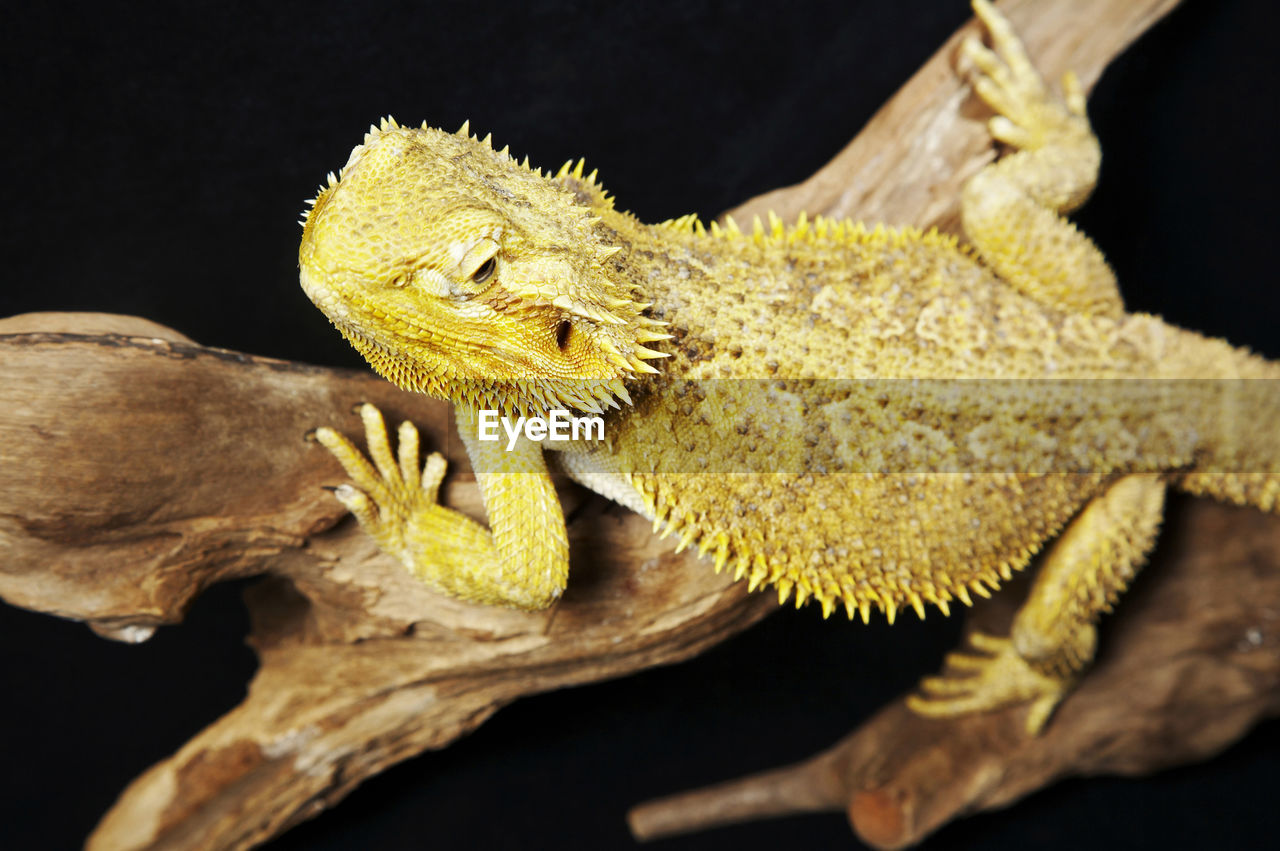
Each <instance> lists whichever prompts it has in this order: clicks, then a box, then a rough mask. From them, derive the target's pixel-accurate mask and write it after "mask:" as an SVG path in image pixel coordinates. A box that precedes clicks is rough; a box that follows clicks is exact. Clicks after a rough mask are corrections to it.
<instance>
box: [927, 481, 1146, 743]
mask: <svg viewBox="0 0 1280 851" xmlns="http://www.w3.org/2000/svg"><path fill="white" fill-rule="evenodd" d="M1164 493H1165V483H1164V480H1163V479H1162V478H1161V477H1160V476H1158V475H1154V474H1140V475H1132V476H1126V477H1124V478H1122V479H1120V480H1119V481H1117V482H1115V483H1114V484H1113V485H1112V486H1111V487H1110V488H1108V489H1107V491H1106V492H1105V493H1104V494H1102V495H1101V496H1099V497H1097V498H1095V499H1094V500H1093V501H1092V502H1090V503H1089V504H1088V505H1087V506H1086V507H1085V508H1084V510H1083V511H1081V512H1080V514H1079V515H1078V516H1077V517H1076V519H1075V520H1073V521H1072V522H1071V525H1070V526H1068V527H1067V530H1066V531H1065V532H1063V533H1062V535H1061V536H1060V537H1059V538H1058V540H1057V541H1055V542H1054V544H1053V547H1052V548H1051V549H1050V550H1049V552H1048V553H1047V554H1046V556H1045V559H1044V564H1043V565H1042V566H1041V568H1040V573H1039V575H1038V576H1037V577H1036V580H1035V583H1034V584H1033V585H1032V587H1031V593H1030V594H1029V595H1028V597H1027V600H1026V602H1025V603H1023V605H1022V608H1021V609H1019V610H1018V614H1017V616H1016V617H1015V618H1014V621H1013V628H1012V630H1011V631H1010V634H1009V637H1008V638H997V637H994V636H990V635H985V634H983V633H975V634H974V635H973V636H972V639H971V640H972V643H973V646H974V649H975V650H978V651H980V652H981V653H982V654H985V655H970V654H952V655H951V656H948V657H947V664H948V667H950V668H951V669H952V671H953V673H952V674H950V675H947V676H944V677H929V678H926V679H925V680H923V681H922V682H921V683H920V687H921V690H922V691H923V692H924V695H923V696H921V695H912V696H911V697H909V698H908V699H907V705H908V706H910V707H911V709H913V710H915V711H916V712H918V713H920V714H921V715H927V716H931V717H950V716H955V715H962V714H966V713H970V712H983V711H987V710H991V709H997V708H1000V707H1003V706H1008V705H1011V704H1015V703H1022V702H1030V703H1031V706H1030V709H1029V711H1028V713H1027V719H1026V728H1027V732H1028V733H1031V734H1035V733H1037V732H1039V731H1040V730H1041V729H1042V728H1043V727H1044V725H1045V722H1047V721H1048V720H1049V716H1050V715H1051V714H1052V713H1053V710H1054V708H1055V707H1057V705H1058V704H1059V703H1060V702H1061V701H1062V699H1063V698H1064V697H1066V696H1067V695H1068V694H1069V693H1070V692H1071V690H1072V689H1073V688H1074V687H1075V684H1076V681H1077V679H1078V678H1079V675H1080V673H1081V672H1082V671H1083V670H1084V668H1085V666H1086V665H1088V663H1089V662H1090V661H1091V660H1092V659H1093V654H1094V650H1095V647H1096V645H1097V631H1096V629H1095V627H1094V624H1095V623H1096V622H1097V620H1098V617H1099V616H1100V615H1101V614H1102V613H1103V612H1105V611H1110V609H1111V606H1112V605H1113V604H1114V603H1115V601H1116V599H1117V598H1118V597H1119V596H1120V594H1121V593H1122V592H1123V591H1124V590H1125V588H1127V587H1128V585H1129V582H1130V581H1131V580H1132V579H1133V577H1134V575H1135V574H1136V573H1137V571H1138V568H1139V567H1141V565H1142V563H1143V561H1144V560H1145V559H1146V556H1147V553H1148V551H1150V549H1151V546H1152V545H1153V544H1154V543H1155V537H1156V532H1157V530H1158V529H1159V526H1160V518H1161V516H1162V514H1163V510H1164Z"/></svg>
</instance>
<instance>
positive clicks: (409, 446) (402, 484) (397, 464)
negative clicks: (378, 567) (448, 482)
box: [315, 403, 446, 546]
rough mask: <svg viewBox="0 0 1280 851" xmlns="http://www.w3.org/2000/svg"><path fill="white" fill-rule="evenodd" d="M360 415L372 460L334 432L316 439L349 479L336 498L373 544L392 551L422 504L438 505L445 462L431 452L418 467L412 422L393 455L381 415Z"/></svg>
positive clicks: (322, 431)
mask: <svg viewBox="0 0 1280 851" xmlns="http://www.w3.org/2000/svg"><path fill="white" fill-rule="evenodd" d="M357 411H358V413H359V414H360V419H361V420H362V421H363V422H364V428H365V441H366V443H367V444H368V447H369V454H368V456H366V455H365V454H364V453H362V452H361V451H360V450H359V449H357V448H356V447H355V444H353V443H352V442H351V441H350V440H349V439H347V437H345V436H344V435H342V434H340V433H338V432H337V431H334V430H333V429H331V428H328V427H321V428H318V429H316V431H315V437H316V440H318V441H319V442H320V444H321V445H323V446H324V448H326V449H328V450H329V451H330V452H331V453H333V456H334V457H335V458H337V459H338V463H340V464H341V465H342V468H343V469H344V470H346V472H347V475H348V476H350V477H351V481H350V482H348V483H345V484H342V485H340V486H339V487H337V488H336V489H335V490H334V492H333V495H334V497H336V498H337V500H338V501H339V502H341V503H342V504H343V505H345V506H346V507H347V510H349V511H350V512H351V513H352V514H354V515H355V517H356V520H358V521H360V525H361V526H363V527H364V528H365V529H366V530H367V531H368V532H369V534H370V535H372V536H373V537H374V539H375V540H377V541H378V542H379V543H383V542H384V541H385V542H387V544H389V545H392V546H394V544H395V543H397V542H398V539H399V538H401V537H402V536H403V532H404V527H405V525H406V524H407V522H408V520H409V518H410V517H412V516H413V514H414V512H415V511H417V510H418V509H419V508H420V507H421V506H423V505H435V504H436V501H437V497H438V495H439V491H440V483H441V482H442V481H443V480H444V473H445V466H446V464H445V460H444V458H443V457H442V456H441V455H440V453H438V452H432V453H431V454H430V455H428V456H427V459H426V465H425V467H422V468H419V466H418V461H419V446H418V430H417V429H416V428H415V427H414V425H413V423H411V422H408V421H406V422H403V423H401V424H400V428H399V430H398V432H397V437H398V444H399V446H398V451H397V453H396V455H394V456H393V455H392V454H391V443H390V441H389V440H388V437H387V427H386V423H385V422H384V421H383V418H382V412H381V411H379V410H378V409H377V408H376V407H374V406H373V405H370V404H368V403H365V404H363V405H361V406H360V407H359V408H358V409H357Z"/></svg>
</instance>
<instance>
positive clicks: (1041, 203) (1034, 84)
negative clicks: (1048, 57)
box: [961, 0, 1124, 315]
mask: <svg viewBox="0 0 1280 851" xmlns="http://www.w3.org/2000/svg"><path fill="white" fill-rule="evenodd" d="M973 10H974V13H975V14H976V15H977V16H978V18H979V19H980V20H981V21H982V22H983V24H984V25H985V26H986V28H987V31H988V32H989V33H990V34H991V42H992V46H993V47H994V51H993V50H989V49H987V48H986V47H984V46H983V45H982V44H981V42H979V41H978V40H977V39H976V38H973V37H970V38H967V39H966V40H965V42H964V44H963V46H962V50H963V52H964V56H965V58H966V59H967V60H968V61H969V62H970V63H972V65H973V66H974V68H975V69H976V74H975V78H974V83H973V87H974V91H975V92H976V93H977V95H978V96H979V97H980V98H982V100H983V101H985V102H986V103H987V105H988V106H990V107H991V108H992V109H993V110H994V111H995V112H996V116H995V117H994V118H992V119H991V120H990V122H989V123H988V126H989V128H990V132H991V135H992V136H993V137H994V138H995V139H997V140H999V141H1001V142H1003V143H1005V144H1006V145H1009V146H1010V147H1012V148H1014V149H1016V151H1017V153H1014V154H1011V155H1009V156H1005V157H1002V158H1001V159H1000V160H998V161H997V162H995V163H992V164H991V165H988V166H986V167H985V168H983V169H982V171H980V172H978V174H976V175H974V177H973V179H972V180H970V181H969V182H968V183H967V184H966V185H965V188H964V194H963V196H962V198H961V218H962V220H963V223H964V230H965V234H966V235H967V236H968V238H969V241H970V242H972V243H973V245H974V247H975V248H977V249H978V252H979V253H980V254H981V255H982V259H983V260H985V261H986V262H987V263H988V264H990V265H991V267H992V268H993V269H995V271H996V272H997V273H998V274H999V276H1000V277H1001V279H1003V280H1004V281H1005V282H1006V283H1008V284H1009V285H1011V286H1013V287H1014V288H1015V289H1017V290H1019V291H1021V292H1023V293H1024V294H1026V295H1029V296H1031V297H1032V298H1034V299H1036V300H1037V301H1040V302H1042V303H1044V304H1047V305H1049V306H1051V307H1054V308H1058V309H1064V310H1076V311H1080V312H1083V313H1093V314H1104V315H1119V314H1120V313H1121V312H1123V310H1124V305H1123V302H1122V300H1121V298H1120V291H1119V289H1118V287H1117V286H1116V279H1115V274H1114V273H1113V272H1112V271H1111V267H1110V266H1108V265H1107V261H1106V259H1105V258H1103V256H1102V252H1101V251H1099V250H1098V247H1097V246H1096V245H1094V244H1093V242H1092V241H1091V240H1090V239H1089V237H1087V236H1085V235H1084V234H1083V233H1081V232H1080V231H1078V230H1076V228H1075V227H1074V226H1073V225H1072V224H1071V223H1070V222H1068V221H1067V220H1066V219H1063V218H1062V217H1061V215H1060V214H1062V213H1067V212H1070V211H1071V210H1073V209H1075V208H1076V207H1078V206H1080V205H1081V204H1083V203H1084V201H1085V199H1086V198H1088V197H1089V193H1091V192H1092V191H1093V187H1094V185H1095V184H1096V183H1097V179H1098V167H1099V164H1100V163H1101V161H1102V152H1101V148H1100V147H1099V145H1098V139H1097V137H1096V136H1094V135H1093V129H1092V128H1091V127H1090V126H1089V119H1088V117H1087V116H1086V115H1085V102H1084V92H1083V91H1082V90H1081V88H1080V83H1079V81H1078V80H1077V79H1076V77H1075V75H1074V74H1070V73H1068V74H1067V75H1066V76H1065V77H1064V78H1063V81H1062V85H1063V90H1064V93H1065V95H1066V98H1065V101H1064V100H1060V99H1059V98H1057V97H1056V96H1055V95H1054V94H1053V93H1052V92H1050V91H1049V89H1048V87H1047V86H1046V85H1045V83H1044V80H1043V79H1041V77H1040V75H1039V73H1038V72H1037V71H1036V69H1035V68H1034V67H1033V66H1032V65H1031V62H1030V60H1029V59H1028V58H1027V54H1026V51H1025V50H1024V49H1023V47H1022V43H1021V42H1020V41H1019V40H1018V37H1017V35H1016V34H1015V33H1014V32H1013V28H1012V27H1011V26H1010V25H1009V22H1008V21H1007V20H1006V19H1005V18H1004V16H1003V15H1001V14H1000V13H999V12H997V11H996V9H995V7H994V6H992V5H991V4H990V3H989V2H987V0H973Z"/></svg>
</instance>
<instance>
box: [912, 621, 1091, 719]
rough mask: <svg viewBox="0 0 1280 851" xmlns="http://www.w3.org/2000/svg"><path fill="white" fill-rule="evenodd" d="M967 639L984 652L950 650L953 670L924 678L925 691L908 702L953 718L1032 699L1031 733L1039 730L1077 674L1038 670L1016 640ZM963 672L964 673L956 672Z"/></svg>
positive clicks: (933, 715) (978, 634)
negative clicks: (1019, 649)
mask: <svg viewBox="0 0 1280 851" xmlns="http://www.w3.org/2000/svg"><path fill="white" fill-rule="evenodd" d="M969 641H970V642H971V643H972V644H973V648H974V649H975V650H977V651H979V652H980V653H982V654H985V655H977V654H968V653H952V654H950V655H949V656H947V662H946V664H947V666H948V667H949V668H951V670H952V672H953V673H952V674H949V675H946V676H941V677H926V678H924V679H923V680H921V681H920V690H921V691H922V692H924V694H923V695H917V694H913V695H911V696H910V697H908V698H907V706H908V707H909V708H910V709H911V710H912V711H913V712H916V713H918V714H920V715H924V716H926V717H929V718H951V717H954V716H957V715H967V714H970V713H975V712H986V711H989V710H993V709H999V708H1001V707H1005V706H1010V705H1012V704H1015V703H1024V702H1028V701H1030V702H1031V708H1030V711H1029V712H1028V713H1027V720H1026V730H1027V734H1028V735H1032V736H1034V735H1036V734H1037V733H1039V732H1040V730H1041V729H1042V728H1043V727H1044V725H1045V723H1046V722H1047V721H1048V720H1049V716H1050V715H1052V714H1053V710H1054V708H1056V707H1057V705H1058V703H1059V702H1061V701H1062V698H1064V697H1065V696H1066V695H1067V694H1068V693H1069V692H1070V691H1071V689H1072V687H1073V686H1074V685H1075V678H1074V677H1064V676H1055V675H1052V674H1047V673H1045V672H1043V671H1040V670H1037V669H1036V668H1035V667H1033V666H1032V665H1031V664H1030V663H1028V662H1027V660H1026V659H1024V658H1023V657H1022V656H1021V655H1020V654H1019V653H1018V651H1017V650H1016V649H1015V648H1014V646H1013V640H1012V639H1009V638H997V637H996V636H992V635H987V634H985V633H981V632H975V633H973V635H971V636H970V638H969ZM961 672H965V674H966V675H962V676H957V674H961Z"/></svg>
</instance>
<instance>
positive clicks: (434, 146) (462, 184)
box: [298, 119, 667, 412]
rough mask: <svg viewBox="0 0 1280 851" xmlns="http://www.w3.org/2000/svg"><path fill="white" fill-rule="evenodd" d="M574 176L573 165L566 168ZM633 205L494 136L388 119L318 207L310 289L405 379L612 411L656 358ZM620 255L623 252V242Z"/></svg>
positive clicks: (308, 250) (512, 407)
mask: <svg viewBox="0 0 1280 851" xmlns="http://www.w3.org/2000/svg"><path fill="white" fill-rule="evenodd" d="M566 178H567V179H566ZM622 215H625V214H621V213H618V212H616V211H614V210H613V207H612V202H611V200H610V199H609V198H608V196H606V195H605V194H604V192H603V191H602V190H600V189H599V187H598V186H596V184H595V181H594V175H593V176H592V177H590V178H583V177H582V173H581V163H579V166H578V169H577V170H576V171H575V172H570V171H569V170H568V169H567V168H566V169H562V170H561V173H560V174H559V175H557V176H556V177H554V178H553V177H551V176H549V175H544V174H543V173H542V172H540V171H538V170H536V169H531V168H529V166H528V161H527V160H526V161H525V163H523V164H521V163H518V162H516V160H514V159H513V158H512V157H511V156H510V155H509V154H508V153H507V151H506V149H503V150H501V151H495V150H494V149H493V148H492V146H491V145H490V144H489V139H488V138H487V137H486V138H485V139H483V140H479V139H476V138H475V137H474V136H471V135H469V133H468V129H467V125H463V128H462V129H461V130H459V131H458V133H456V134H453V133H444V132H441V131H438V130H433V129H429V128H427V127H426V126H425V125H423V127H421V128H404V127H400V126H398V125H397V124H396V123H395V122H394V121H391V120H389V119H388V120H384V121H383V122H382V126H381V127H371V128H370V130H369V133H368V134H367V135H366V136H365V140H364V143H363V144H361V145H359V146H358V147H356V149H355V150H353V151H352V152H351V158H350V159H349V160H348V162H347V164H346V166H345V167H344V168H343V169H342V173H341V176H339V177H334V176H333V175H330V176H329V184H328V186H326V187H323V188H322V189H321V191H320V193H319V195H318V196H317V197H316V199H315V200H314V201H313V202H312V207H311V210H310V211H309V212H308V213H307V215H306V218H305V220H304V222H303V234H302V245H301V248H300V249H299V254H298V262H299V268H300V277H301V281H302V287H303V289H304V290H305V291H306V293H307V295H308V296H309V297H310V298H311V300H312V301H313V302H314V303H315V304H316V306H317V307H319V308H320V309H321V310H322V311H323V312H324V313H325V315H326V316H328V317H329V319H330V320H331V321H332V322H333V324H334V325H335V326H337V328H338V330H339V331H341V332H342V334H343V335H344V336H345V337H346V338H347V339H348V340H349V341H350V342H351V343H352V344H353V345H354V346H355V347H356V348H357V349H358V350H359V351H360V353H361V354H363V355H364V357H365V358H366V359H367V360H368V361H369V363H370V364H371V365H372V366H373V368H374V369H375V370H377V371H378V372H379V373H380V374H381V375H383V376H384V377H386V378H387V379H389V380H391V381H393V382H395V383H396V384H398V385H400V386H401V387H404V388H405V389H409V390H415V391H419V392H424V393H429V394H431V395H434V396H441V397H444V398H448V399H452V400H453V401H455V402H466V403H469V404H473V405H475V406H477V407H485V408H488V407H492V408H499V409H503V410H506V411H515V412H544V411H546V410H549V409H551V408H576V409H579V410H586V411H593V412H598V411H600V410H601V409H602V407H604V406H609V405H613V406H616V405H617V404H618V403H617V401H616V400H617V399H622V400H627V401H629V399H628V396H627V391H626V389H625V386H624V384H623V382H624V381H625V380H626V379H627V378H629V377H631V376H633V375H635V374H637V373H642V372H649V373H652V372H656V370H654V369H653V368H652V367H651V366H649V365H648V364H647V363H645V361H646V360H647V359H650V358H654V357H660V356H662V355H661V354H660V353H659V352H656V351H653V350H651V349H648V348H646V347H645V346H644V345H643V344H644V343H645V342H651V341H654V340H660V339H665V338H666V337H667V335H665V334H663V333H661V330H660V328H659V327H658V326H660V325H661V324H662V323H660V322H658V321H656V320H653V319H650V318H648V317H646V316H644V315H642V311H643V310H644V308H645V307H646V306H647V305H645V304H643V303H641V302H639V301H638V300H637V298H636V293H635V290H634V286H633V285H632V284H631V282H630V279H629V277H628V276H627V274H626V271H627V270H626V266H625V262H626V258H625V250H626V241H625V239H623V238H622V237H621V236H619V234H618V232H617V231H616V230H615V229H614V228H612V227H610V226H608V225H607V224H605V223H604V220H603V218H602V217H612V218H616V217H618V216H622ZM620 255H621V256H620Z"/></svg>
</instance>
